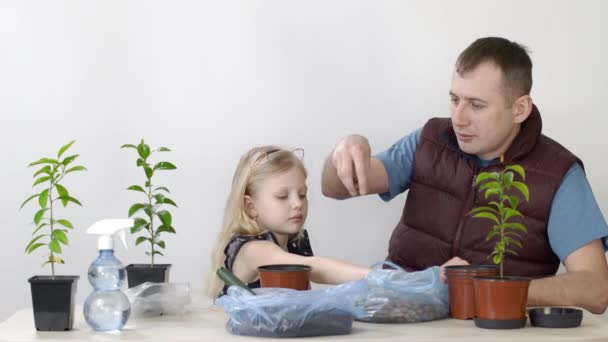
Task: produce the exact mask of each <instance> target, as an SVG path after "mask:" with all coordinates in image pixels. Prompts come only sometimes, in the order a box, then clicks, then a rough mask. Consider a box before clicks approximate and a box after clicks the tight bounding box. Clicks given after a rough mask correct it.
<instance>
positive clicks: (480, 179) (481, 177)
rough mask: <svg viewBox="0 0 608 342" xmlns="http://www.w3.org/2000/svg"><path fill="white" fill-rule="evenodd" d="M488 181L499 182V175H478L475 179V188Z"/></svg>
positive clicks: (482, 173) (491, 173)
mask: <svg viewBox="0 0 608 342" xmlns="http://www.w3.org/2000/svg"><path fill="white" fill-rule="evenodd" d="M488 179H494V180H499V179H498V173H496V172H481V173H480V174H478V175H477V177H475V186H477V185H479V184H480V183H481V182H483V181H485V180H488Z"/></svg>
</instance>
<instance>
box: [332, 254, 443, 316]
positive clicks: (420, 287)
mask: <svg viewBox="0 0 608 342" xmlns="http://www.w3.org/2000/svg"><path fill="white" fill-rule="evenodd" d="M384 264H387V263H386V262H385V263H384ZM389 264H390V263H389ZM393 266H394V267H398V266H396V265H394V264H393ZM334 291H336V292H343V293H344V294H345V295H346V296H348V297H350V298H352V300H353V301H354V304H355V305H356V306H357V307H359V308H361V309H363V310H364V313H363V315H359V316H357V317H356V318H357V320H360V321H365V322H374V323H415V322H425V321H432V320H437V319H443V318H447V317H448V315H449V311H450V306H449V292H448V287H447V285H446V284H444V283H443V282H442V281H441V279H440V278H439V267H437V266H435V267H430V268H428V269H426V270H424V271H417V272H409V273H408V272H405V271H403V270H402V269H398V270H389V269H377V270H372V271H371V272H369V273H368V275H367V276H365V277H364V278H363V279H360V280H356V281H353V282H350V283H346V284H342V285H339V286H338V287H336V288H335V289H334Z"/></svg>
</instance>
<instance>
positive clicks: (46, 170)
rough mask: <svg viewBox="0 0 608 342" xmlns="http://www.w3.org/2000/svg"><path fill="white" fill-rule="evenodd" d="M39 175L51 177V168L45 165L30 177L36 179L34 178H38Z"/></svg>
mask: <svg viewBox="0 0 608 342" xmlns="http://www.w3.org/2000/svg"><path fill="white" fill-rule="evenodd" d="M41 173H46V174H47V175H49V176H50V175H51V166H50V165H47V166H43V167H42V168H41V169H40V170H38V171H36V173H34V176H32V177H33V178H36V176H38V175H39V174H41Z"/></svg>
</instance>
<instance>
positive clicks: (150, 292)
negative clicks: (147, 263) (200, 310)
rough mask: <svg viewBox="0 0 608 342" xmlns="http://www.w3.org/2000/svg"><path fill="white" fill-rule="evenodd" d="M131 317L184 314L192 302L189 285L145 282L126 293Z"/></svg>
mask: <svg viewBox="0 0 608 342" xmlns="http://www.w3.org/2000/svg"><path fill="white" fill-rule="evenodd" d="M124 292H125V295H126V296H127V298H129V302H130V303H131V317H142V316H158V315H173V314H182V313H184V312H185V311H186V307H187V305H188V304H190V303H191V302H192V298H191V296H190V293H191V289H190V284H189V283H151V282H145V283H143V284H139V285H137V286H134V287H132V288H130V289H127V290H125V291H124Z"/></svg>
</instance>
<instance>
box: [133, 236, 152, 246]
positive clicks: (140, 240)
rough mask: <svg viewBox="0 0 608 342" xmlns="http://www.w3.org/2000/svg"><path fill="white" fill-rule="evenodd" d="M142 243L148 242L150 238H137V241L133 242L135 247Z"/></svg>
mask: <svg viewBox="0 0 608 342" xmlns="http://www.w3.org/2000/svg"><path fill="white" fill-rule="evenodd" d="M144 241H150V238H148V237H145V236H140V237H138V238H137V240H135V246H137V245H139V244H140V243H142V242H144Z"/></svg>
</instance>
